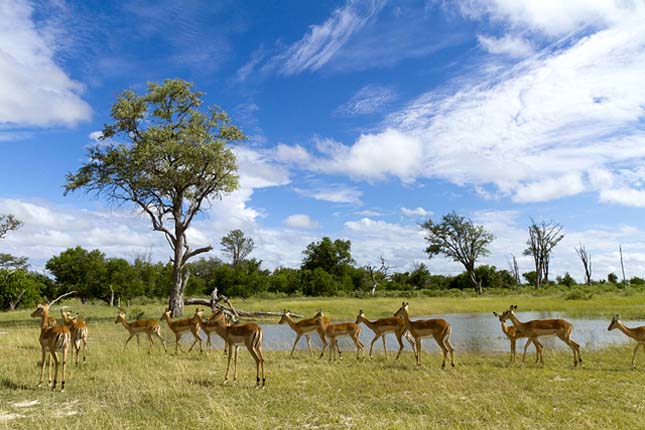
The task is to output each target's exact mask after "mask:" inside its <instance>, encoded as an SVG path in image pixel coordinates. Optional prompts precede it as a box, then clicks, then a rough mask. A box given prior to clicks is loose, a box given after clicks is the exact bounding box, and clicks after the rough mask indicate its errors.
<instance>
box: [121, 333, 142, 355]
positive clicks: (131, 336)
mask: <svg viewBox="0 0 645 430" xmlns="http://www.w3.org/2000/svg"><path fill="white" fill-rule="evenodd" d="M134 335H135V333H132V334H131V335H130V337H128V338H127V339H126V341H125V345H124V346H123V352H125V350H126V348H127V347H128V342H130V340H131V339H132V338H133V337H134ZM137 339H139V337H138V336H137Z"/></svg>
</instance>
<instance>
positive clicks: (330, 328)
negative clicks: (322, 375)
mask: <svg viewBox="0 0 645 430" xmlns="http://www.w3.org/2000/svg"><path fill="white" fill-rule="evenodd" d="M314 318H317V319H322V318H326V317H325V315H324V314H323V313H322V311H319V312H318V313H317V314H316V316H315V317H314ZM360 334H361V326H359V325H358V324H356V323H353V322H347V323H338V324H333V323H329V324H328V325H327V328H326V329H325V336H326V337H327V338H328V339H329V361H332V359H333V358H334V348H335V349H336V351H337V352H338V359H339V360H342V359H343V356H342V353H341V351H340V348H339V347H338V338H339V337H341V336H349V337H351V338H352V340H353V341H354V345H356V359H357V360H358V359H359V358H360V356H361V352H362V353H363V354H365V347H364V345H363V343H362V342H361V340H360V339H359V338H358V337H359V336H360Z"/></svg>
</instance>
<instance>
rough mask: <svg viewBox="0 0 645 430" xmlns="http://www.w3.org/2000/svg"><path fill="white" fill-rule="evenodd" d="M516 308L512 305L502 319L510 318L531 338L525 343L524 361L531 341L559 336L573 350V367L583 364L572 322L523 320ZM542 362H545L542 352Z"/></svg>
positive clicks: (518, 328)
mask: <svg viewBox="0 0 645 430" xmlns="http://www.w3.org/2000/svg"><path fill="white" fill-rule="evenodd" d="M516 309H517V306H515V305H511V306H510V307H509V308H508V310H507V311H505V312H504V313H503V314H502V316H501V318H500V321H506V320H509V319H510V320H511V322H512V323H513V326H514V327H515V329H516V330H518V331H520V332H521V333H524V335H525V336H526V337H528V338H529V340H527V341H526V344H525V345H524V354H523V355H522V363H523V362H524V359H525V358H526V350H527V349H528V347H529V344H530V343H531V342H535V341H537V338H538V337H540V336H557V337H558V338H560V340H562V342H564V343H566V344H567V345H568V346H569V348H571V350H572V351H573V367H576V366H577V365H578V363H580V364H582V357H581V356H580V345H578V344H577V343H575V342H574V341H573V340H571V333H573V326H572V325H571V323H570V322H568V321H565V320H562V319H548V320H532V321H527V322H522V321H520V320H519V319H518V318H517V315H515V310H516ZM540 362H541V363H544V359H543V358H542V353H541V352H540Z"/></svg>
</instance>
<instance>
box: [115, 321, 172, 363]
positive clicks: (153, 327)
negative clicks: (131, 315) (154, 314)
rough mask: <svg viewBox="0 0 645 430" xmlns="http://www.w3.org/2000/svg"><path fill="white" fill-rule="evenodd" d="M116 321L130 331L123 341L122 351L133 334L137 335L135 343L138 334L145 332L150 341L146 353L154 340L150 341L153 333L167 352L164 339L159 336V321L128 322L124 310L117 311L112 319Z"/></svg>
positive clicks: (150, 348)
mask: <svg viewBox="0 0 645 430" xmlns="http://www.w3.org/2000/svg"><path fill="white" fill-rule="evenodd" d="M118 323H122V324H123V327H125V329H126V330H127V331H128V333H130V336H128V338H127V339H126V341H125V346H124V347H123V352H125V350H126V348H127V347H128V342H130V339H132V338H133V337H134V336H136V337H137V343H139V335H140V334H142V333H145V334H146V336H148V341H150V346H149V348H148V354H150V351H152V345H154V342H153V341H152V336H153V335H154V336H155V337H157V338H159V340H161V345H162V346H163V350H164V351H166V352H168V350H167V349H166V341H165V340H164V338H163V337H162V336H161V324H159V321H157V320H137V321H133V322H128V320H126V319H125V312H119V314H118V315H117V317H116V319H115V320H114V324H118Z"/></svg>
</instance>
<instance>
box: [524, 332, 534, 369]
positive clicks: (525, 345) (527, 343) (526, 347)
mask: <svg viewBox="0 0 645 430" xmlns="http://www.w3.org/2000/svg"><path fill="white" fill-rule="evenodd" d="M533 339H535V338H533V337H530V338H529V339H528V340H527V341H526V343H525V344H524V354H522V364H524V359H525V358H526V350H527V349H528V348H529V345H530V344H531V343H532V342H533Z"/></svg>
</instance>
